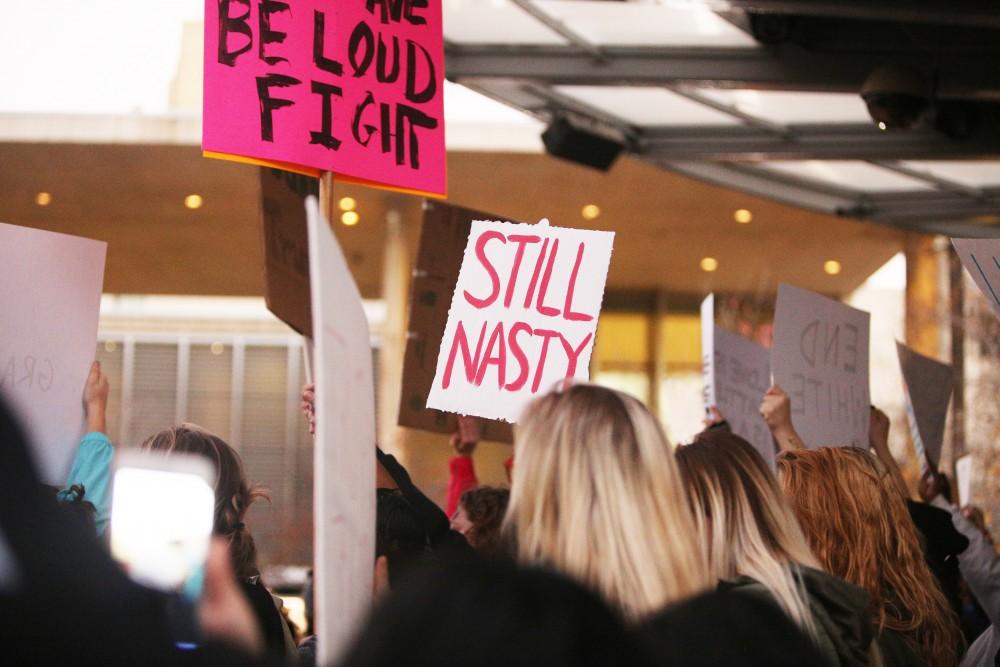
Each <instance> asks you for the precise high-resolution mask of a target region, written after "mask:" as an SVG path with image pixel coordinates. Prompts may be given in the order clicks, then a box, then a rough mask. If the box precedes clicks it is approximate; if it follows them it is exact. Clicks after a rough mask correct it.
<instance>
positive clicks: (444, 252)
mask: <svg viewBox="0 0 1000 667" xmlns="http://www.w3.org/2000/svg"><path fill="white" fill-rule="evenodd" d="M503 219H505V218H503V217H501V216H497V215H493V214H491V213H483V212H482V211H475V210H472V209H467V208H461V207H459V206H452V205H450V204H444V203H442V202H436V201H428V202H426V203H425V204H424V219H423V227H422V228H421V230H420V247H419V249H418V251H417V262H416V265H415V267H414V270H413V282H412V292H411V295H410V324H409V328H408V330H407V334H406V356H405V357H404V359H403V382H402V391H401V393H400V399H399V422H398V423H399V425H400V426H407V427H410V428H419V429H422V430H425V431H433V432H435V433H454V432H455V430H456V428H457V422H456V419H457V415H455V414H452V413H450V412H442V411H440V410H432V409H430V408H428V407H427V395H428V394H429V393H430V390H431V385H432V384H433V383H434V372H435V370H436V369H437V361H438V351H439V350H440V347H441V339H442V338H443V337H444V330H445V325H446V324H447V322H448V309H449V308H450V307H451V299H452V295H453V293H454V291H455V284H456V283H457V282H458V273H459V270H460V269H461V268H462V258H463V256H464V254H465V246H466V244H467V243H468V241H469V232H470V231H471V229H472V221H473V220H503ZM478 421H479V431H480V435H481V436H482V439H483V440H493V441H499V442H513V439H514V433H513V430H512V429H511V425H510V424H508V423H506V422H503V421H498V420H492V419H479V420H478Z"/></svg>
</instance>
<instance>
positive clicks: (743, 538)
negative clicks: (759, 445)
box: [676, 428, 874, 665]
mask: <svg viewBox="0 0 1000 667" xmlns="http://www.w3.org/2000/svg"><path fill="white" fill-rule="evenodd" d="M676 457H677V464H678V467H679V468H680V472H681V478H682V479H683V480H684V484H685V486H686V487H687V491H688V498H689V500H690V502H691V504H692V506H693V507H694V510H695V523H696V525H697V534H698V536H699V537H700V539H701V547H702V553H703V554H704V558H705V562H706V563H708V567H709V570H710V571H711V572H712V575H713V576H714V577H715V578H716V579H718V580H719V581H720V582H721V583H720V587H721V588H724V589H730V590H734V591H736V592H738V593H741V594H744V595H750V596H753V597H759V598H761V599H764V600H768V601H770V602H777V603H778V605H779V606H780V607H781V609H782V610H783V611H784V612H785V613H786V614H787V615H788V617H789V618H791V619H792V620H794V621H795V623H796V624H797V625H798V626H799V628H800V629H802V631H803V632H805V633H806V634H807V635H808V636H809V637H811V638H812V640H813V642H814V643H815V645H816V647H817V648H818V649H819V650H820V652H821V653H822V654H823V655H824V656H825V658H826V663H827V664H829V665H868V664H869V654H870V651H871V649H872V641H873V639H874V635H873V634H872V631H871V614H870V613H869V611H868V604H869V596H868V594H867V593H866V592H865V591H864V590H863V589H861V588H859V587H857V586H854V585H851V584H849V583H847V582H845V581H842V580H841V579H838V578H837V577H833V576H831V575H829V574H827V573H826V572H824V571H823V569H822V566H821V565H820V563H819V561H818V560H817V559H816V557H815V556H814V555H813V553H812V551H811V550H810V548H809V544H808V543H807V542H806V538H805V536H804V535H803V533H802V529H801V528H800V527H799V522H798V520H797V519H796V517H795V514H794V513H793V512H792V509H791V507H789V505H788V501H787V500H785V498H784V496H783V495H782V493H781V488H780V487H779V486H778V483H777V482H776V481H775V479H774V475H772V474H771V471H770V469H769V467H768V465H767V463H766V462H765V461H764V459H763V458H762V457H761V455H760V454H759V453H758V452H757V451H756V450H755V449H754V447H753V445H751V444H750V443H748V442H747V441H746V440H744V439H743V438H741V437H739V436H738V435H735V434H733V433H731V432H729V431H727V430H726V429H722V428H713V429H709V430H706V431H704V432H703V433H701V434H699V435H698V436H697V437H696V438H695V441H694V442H693V443H692V444H690V445H685V446H683V447H680V448H678V449H677V454H676Z"/></svg>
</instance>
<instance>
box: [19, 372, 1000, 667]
mask: <svg viewBox="0 0 1000 667" xmlns="http://www.w3.org/2000/svg"><path fill="white" fill-rule="evenodd" d="M108 392H109V387H108V381H107V378H106V377H105V375H104V373H103V372H102V369H101V368H100V365H99V364H97V363H95V364H94V366H93V367H92V369H91V373H90V377H89V378H88V380H87V385H86V388H85V390H84V397H83V398H84V406H85V409H86V415H87V430H88V433H87V434H86V435H85V436H84V437H83V439H82V441H81V442H80V445H79V448H78V451H77V453H76V459H75V460H74V462H73V466H72V470H71V472H70V475H69V478H68V479H67V480H66V484H65V485H64V486H62V487H59V488H52V487H46V486H44V485H43V484H41V482H40V481H39V478H38V475H37V472H36V470H35V468H34V465H33V462H32V460H31V455H30V453H29V448H28V445H27V434H25V433H22V432H21V431H20V429H19V426H18V424H17V423H16V420H15V419H14V418H13V417H12V415H11V414H10V413H9V412H8V411H7V410H6V409H5V408H4V406H3V405H2V404H0V444H2V446H0V452H2V453H0V457H2V459H0V463H2V465H0V530H2V533H0V535H2V541H0V548H2V549H0V561H3V562H6V563H7V567H5V568H0V607H2V609H3V612H2V613H3V619H4V623H3V634H4V637H5V642H4V643H5V658H9V659H10V660H12V662H10V663H9V664H54V663H62V664H68V663H82V664H91V663H94V664H136V665H152V664H179V665H186V664H195V665H202V664H204V665H228V664H266V665H296V664H300V665H304V666H308V665H314V664H316V655H317V651H316V647H317V643H321V642H322V641H323V638H322V636H317V634H316V632H315V630H314V629H312V618H311V609H312V606H311V590H312V586H313V582H311V581H310V583H309V586H307V590H306V592H305V597H306V609H307V621H308V629H307V632H306V635H307V636H305V637H304V638H302V637H299V638H296V636H295V635H294V634H293V632H292V628H291V627H290V626H289V624H288V622H287V620H286V615H285V614H284V613H283V609H282V604H281V600H280V598H277V597H276V596H274V595H273V594H272V593H271V592H270V591H269V589H268V588H267V587H266V586H265V584H266V582H264V581H263V580H262V578H261V573H260V570H259V568H258V564H257V553H256V548H255V545H254V540H253V536H252V534H251V531H250V528H249V526H248V525H247V522H246V515H247V511H248V509H249V508H250V507H251V505H252V504H253V503H254V502H255V501H257V500H259V499H261V498H266V490H264V489H261V488H258V487H255V486H254V485H253V484H252V483H251V481H250V480H248V479H247V477H246V475H245V473H244V469H243V465H242V462H241V460H240V457H239V455H238V454H237V452H236V451H235V450H234V449H233V448H232V447H230V446H229V445H228V444H227V443H226V442H224V441H223V440H222V439H221V438H219V437H218V436H216V435H214V434H212V433H209V432H207V431H205V430H203V429H201V428H199V427H197V426H194V425H191V424H182V425H179V426H173V427H168V428H165V429H164V430H162V431H160V432H158V433H155V434H151V435H150V436H149V437H148V438H146V439H145V440H144V441H143V442H142V445H141V447H142V448H143V449H147V450H156V451H160V452H164V453H166V454H168V455H169V454H171V453H173V452H186V453H193V454H198V455H201V456H204V457H207V458H208V459H209V460H210V461H211V462H212V464H213V465H214V467H215V470H216V480H215V515H214V521H213V533H214V538H213V545H212V549H211V551H210V553H209V556H208V560H207V562H206V565H205V568H204V584H203V590H202V593H201V595H200V598H199V600H198V603H197V604H196V605H188V604H184V603H182V602H181V600H180V598H179V596H177V595H174V594H169V593H163V592H159V591H154V590H151V589H148V588H145V587H143V586H141V585H139V584H137V583H134V582H133V581H132V580H131V579H130V578H129V577H128V576H127V575H126V574H125V572H124V571H123V570H122V568H121V567H120V566H119V565H118V564H117V563H116V562H115V561H114V560H113V559H112V558H111V556H110V555H109V552H108V548H107V542H106V537H105V534H106V532H107V531H106V528H107V524H108V517H109V511H110V494H109V479H110V474H111V472H110V471H111V460H112V457H113V451H114V447H113V445H112V443H111V442H110V441H109V440H108V437H107V435H106V432H107V428H106V425H105V412H106V406H107V400H108ZM313 398H314V393H313V389H312V387H306V388H305V389H304V391H303V408H304V412H305V415H306V418H307V419H308V420H309V423H310V427H311V428H313V427H314V426H315V421H316V419H317V418H319V417H318V416H317V415H316V414H315V412H314V409H313ZM761 401H762V402H761V408H760V411H761V415H762V416H763V417H764V420H765V421H766V423H767V425H768V427H769V428H770V429H771V431H772V434H773V436H774V437H773V440H774V444H775V448H776V450H777V451H778V454H777V464H776V468H774V469H772V467H771V466H770V465H769V464H768V463H767V461H766V460H765V458H764V457H762V456H761V454H760V453H759V452H758V451H757V450H756V449H755V448H754V447H753V446H752V445H750V444H749V443H748V442H747V441H745V440H744V439H743V438H741V437H739V436H738V435H736V434H735V433H733V432H732V431H731V430H730V428H729V426H728V424H727V423H726V422H725V420H724V415H719V414H718V413H717V411H716V412H714V413H713V414H714V415H715V416H714V418H713V419H711V420H709V422H707V423H706V428H705V430H704V431H703V432H702V433H700V434H698V435H697V436H696V437H695V438H694V440H693V442H691V443H690V444H683V445H678V446H676V447H674V446H672V445H671V443H670V442H669V441H668V439H667V437H666V435H665V430H664V428H663V427H662V425H661V424H660V422H659V421H658V420H657V419H656V418H655V417H654V416H653V415H652V414H651V413H650V412H649V410H648V409H647V408H646V407H645V406H644V405H643V404H642V403H641V402H640V401H638V400H636V399H635V398H633V397H631V396H629V395H627V394H625V393H622V392H619V391H615V390H612V389H608V388H604V387H600V386H596V385H590V384H576V385H566V386H563V387H561V388H559V389H557V390H555V391H552V392H550V393H548V394H545V395H542V396H540V397H539V398H537V399H536V400H535V401H533V402H532V403H531V404H530V405H529V406H528V408H527V409H526V411H525V413H524V414H523V416H522V418H521V420H520V421H519V424H518V427H517V429H516V431H515V443H514V448H513V456H512V458H511V460H509V461H508V462H507V465H506V469H507V474H508V480H509V489H507V488H499V487H483V486H480V485H479V483H478V480H477V477H476V474H475V469H474V465H473V460H472V454H473V452H474V450H475V447H476V442H477V440H478V433H477V432H476V428H475V421H474V420H471V419H465V418H460V419H459V421H458V429H457V431H456V433H455V435H454V436H453V437H452V446H453V447H454V449H455V453H456V456H455V457H454V458H453V459H452V460H451V461H450V462H449V471H450V475H451V478H450V480H449V485H448V495H447V499H446V506H445V509H442V508H441V507H440V506H439V505H437V504H436V503H435V502H433V501H432V500H431V499H429V498H428V497H427V496H426V495H425V494H424V493H422V492H421V490H420V489H419V488H418V487H417V486H416V485H415V484H414V483H413V481H412V479H411V478H410V476H409V474H408V473H407V471H406V470H405V468H404V467H403V466H402V465H401V464H400V462H399V461H397V460H396V458H395V457H393V456H392V455H391V454H387V453H385V452H383V451H381V450H377V457H378V476H377V479H376V480H375V484H374V487H375V488H373V492H374V493H376V527H375V536H376V539H375V543H376V550H375V553H374V554H372V558H373V560H374V564H375V567H374V573H375V576H374V580H373V581H372V589H373V593H374V599H375V604H374V605H373V607H372V610H371V612H370V615H369V617H368V618H367V620H366V621H365V623H364V624H363V626H362V628H361V630H360V632H359V633H358V634H357V635H356V637H355V638H354V640H353V642H352V643H351V644H350V646H349V647H348V648H347V649H346V651H345V652H344V653H343V654H342V655H341V656H340V658H339V664H342V665H371V666H379V667H381V666H383V665H384V666H389V665H410V664H433V665H439V664H440V665H459V664H468V665H497V666H500V665H504V666H507V665H640V666H643V665H748V666H749V665H828V666H861V665H872V666H887V667H897V666H898V667H910V666H921V667H953V666H956V665H1000V631H998V629H997V621H998V620H1000V557H998V555H997V552H996V549H995V547H994V544H993V541H992V539H991V537H990V535H989V533H988V531H987V530H986V528H985V526H984V523H983V520H982V513H981V512H978V511H977V510H976V509H975V508H969V507H966V508H960V507H958V506H956V505H954V504H953V502H952V499H951V496H950V488H949V485H948V483H947V479H946V478H945V477H944V476H943V475H941V474H939V473H937V472H935V471H931V472H929V473H928V474H927V475H926V476H925V478H924V479H923V480H921V484H920V487H919V489H918V490H917V491H918V494H917V495H919V497H920V501H917V500H915V499H914V498H913V497H911V492H910V490H909V488H908V487H907V486H906V484H905V481H904V480H903V477H902V475H901V473H900V471H899V468H898V466H897V464H896V462H895V461H894V460H893V458H892V456H891V454H890V453H889V449H888V419H887V418H886V416H885V415H884V414H883V413H882V412H881V411H879V410H877V409H875V408H872V412H871V423H870V429H869V432H870V448H869V449H860V448H856V447H836V446H816V445H818V444H819V443H806V442H804V441H803V439H802V438H801V437H800V436H799V434H797V433H796V432H795V429H794V426H793V425H792V420H791V401H790V399H789V397H788V395H787V394H786V393H785V392H783V391H782V390H781V388H779V387H771V389H770V390H769V391H768V392H767V394H766V395H765V396H762V397H761ZM832 444H836V443H832ZM372 446H373V447H376V443H372ZM4 556H6V557H4ZM315 584H316V585H322V582H315ZM179 637H186V638H193V639H192V640H191V641H184V642H181V641H178V638H179ZM5 662H6V659H5Z"/></svg>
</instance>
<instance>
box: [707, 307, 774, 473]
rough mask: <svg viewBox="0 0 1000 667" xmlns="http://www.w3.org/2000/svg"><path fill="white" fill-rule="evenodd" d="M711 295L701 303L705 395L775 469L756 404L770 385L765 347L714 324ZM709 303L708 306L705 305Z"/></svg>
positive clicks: (766, 430) (768, 437)
mask: <svg viewBox="0 0 1000 667" xmlns="http://www.w3.org/2000/svg"><path fill="white" fill-rule="evenodd" d="M713 302H714V296H713V295H709V297H708V298H706V299H705V301H704V302H702V306H701V308H702V310H701V332H702V341H703V343H702V345H703V346H706V344H707V347H702V359H703V362H704V369H703V372H704V374H705V397H706V400H708V401H711V402H709V403H706V407H708V406H712V405H714V406H715V407H717V408H718V409H719V412H721V413H722V416H723V417H725V419H726V421H727V422H729V426H730V428H731V429H732V431H733V433H735V434H736V435H738V436H740V437H741V438H743V439H744V440H746V441H747V442H749V443H750V444H751V445H753V447H754V449H756V450H757V452H758V453H759V454H760V455H761V457H762V458H763V459H764V461H766V462H767V465H768V466H770V468H771V469H772V470H773V469H774V468H775V454H774V440H773V438H772V437H771V430H770V429H769V428H768V427H767V423H766V422H765V421H764V418H763V417H761V416H760V403H761V401H762V400H764V394H765V393H767V389H768V387H770V385H771V359H770V352H769V351H768V350H767V348H765V347H762V346H761V345H758V344H757V343H754V342H753V341H750V340H747V339H746V338H744V337H743V336H739V335H737V334H734V333H730V332H728V331H726V330H724V329H721V328H719V327H717V326H715V324H714V317H713V315H714V313H713V312H712V311H711V310H709V309H710V308H712V307H713V306H712V305H711V304H712V303H713ZM706 304H709V305H706Z"/></svg>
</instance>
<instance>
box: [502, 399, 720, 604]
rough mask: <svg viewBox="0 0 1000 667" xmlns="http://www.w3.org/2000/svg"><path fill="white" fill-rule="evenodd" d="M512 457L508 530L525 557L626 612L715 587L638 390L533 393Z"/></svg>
mask: <svg viewBox="0 0 1000 667" xmlns="http://www.w3.org/2000/svg"><path fill="white" fill-rule="evenodd" d="M515 460H516V462H517V463H516V465H515V466H514V469H513V474H512V485H511V496H510V505H509V506H508V510H507V517H506V519H505V521H504V530H505V533H506V534H507V535H508V537H510V538H511V539H512V540H513V542H514V545H515V550H516V554H517V557H518V559H519V560H520V561H522V562H525V563H530V564H535V565H545V566H550V567H553V568H555V569H557V570H559V571H561V572H563V573H565V574H568V575H570V576H573V577H575V578H577V579H578V580H580V581H582V582H583V583H584V584H586V585H588V586H590V587H591V588H592V589H594V590H596V591H598V592H600V593H601V594H603V595H604V596H605V598H606V599H607V600H608V601H610V602H611V603H612V604H613V605H615V606H616V607H617V608H618V609H619V610H620V611H621V612H622V613H623V614H624V616H625V617H626V618H627V619H628V620H630V621H637V620H640V619H641V618H643V617H644V616H646V615H648V614H650V613H653V612H656V611H658V610H660V609H661V608H663V607H664V606H665V605H667V604H669V603H671V602H674V601H676V600H680V599H683V598H686V597H689V596H691V595H694V594H696V593H698V592H699V591H702V590H704V589H705V588H707V587H708V586H709V582H710V579H709V577H708V573H707V571H706V569H705V566H704V563H703V562H702V560H701V557H700V554H699V550H698V543H697V539H696V537H695V533H694V522H693V520H692V517H691V511H690V508H689V506H688V504H687V501H686V499H685V498H684V494H683V490H682V487H681V481H680V477H679V476H678V473H677V465H676V463H674V457H673V454H672V452H671V449H670V445H669V443H668V442H667V439H666V437H665V436H664V434H663V431H662V430H661V429H660V426H659V424H658V423H657V421H656V419H655V418H654V417H653V416H652V415H651V414H649V411H648V410H646V408H645V407H644V406H643V405H642V404H641V403H640V402H639V401H637V400H636V399H634V398H632V397H631V396H628V395H626V394H623V393H621V392H617V391H614V390H612V389H607V388H604V387H598V386H595V385H576V386H573V387H571V388H569V389H568V390H566V391H563V392H553V393H550V394H548V395H546V396H543V397H541V398H539V399H537V400H536V401H535V402H533V403H532V404H531V405H529V407H528V408H527V410H526V411H525V414H524V416H523V417H522V419H521V422H520V424H519V426H518V428H517V431H516V437H515Z"/></svg>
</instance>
